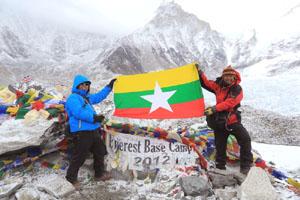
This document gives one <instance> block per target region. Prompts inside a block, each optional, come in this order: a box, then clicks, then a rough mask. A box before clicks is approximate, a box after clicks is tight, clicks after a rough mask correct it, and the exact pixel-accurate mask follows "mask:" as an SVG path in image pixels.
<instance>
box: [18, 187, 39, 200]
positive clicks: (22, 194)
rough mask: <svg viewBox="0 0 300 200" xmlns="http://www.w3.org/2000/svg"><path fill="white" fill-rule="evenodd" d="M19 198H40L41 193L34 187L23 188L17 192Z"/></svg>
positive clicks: (31, 199) (32, 199) (27, 199)
mask: <svg viewBox="0 0 300 200" xmlns="http://www.w3.org/2000/svg"><path fill="white" fill-rule="evenodd" d="M15 196H16V198H17V200H39V199H40V195H39V194H38V192H37V191H36V190H34V189H28V188H27V189H21V190H18V192H17V193H16V195H15Z"/></svg>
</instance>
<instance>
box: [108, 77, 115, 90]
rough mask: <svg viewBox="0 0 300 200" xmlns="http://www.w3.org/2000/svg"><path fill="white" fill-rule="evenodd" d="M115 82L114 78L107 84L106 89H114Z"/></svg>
mask: <svg viewBox="0 0 300 200" xmlns="http://www.w3.org/2000/svg"><path fill="white" fill-rule="evenodd" d="M116 80H117V79H116V78H114V79H112V80H111V81H110V82H109V84H107V87H110V89H112V88H113V87H114V83H115V81H116Z"/></svg>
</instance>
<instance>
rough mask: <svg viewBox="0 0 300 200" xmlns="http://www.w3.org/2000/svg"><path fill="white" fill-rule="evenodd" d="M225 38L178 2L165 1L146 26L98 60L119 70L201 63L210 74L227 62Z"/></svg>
mask: <svg viewBox="0 0 300 200" xmlns="http://www.w3.org/2000/svg"><path fill="white" fill-rule="evenodd" d="M223 43H224V38H223V37H222V36H221V35H220V34H219V33H218V32H217V31H215V30H212V29H211V27H210V25H209V23H207V22H205V21H202V20H199V19H198V18H197V17H196V16H195V15H193V14H190V13H187V12H185V11H184V10H183V9H182V8H181V7H180V6H179V5H178V4H176V3H172V2H171V3H166V4H162V5H161V6H160V7H159V8H158V10H157V12H156V15H155V17H154V18H153V19H152V20H151V21H150V22H149V23H147V24H146V25H145V26H144V27H143V28H141V29H139V30H137V31H136V32H134V33H132V34H130V35H128V36H125V37H123V38H121V39H120V40H118V41H117V42H116V43H115V44H114V45H113V47H112V48H111V49H110V50H109V51H107V52H106V53H105V54H104V57H102V58H103V59H102V60H101V59H99V62H100V63H101V64H103V65H104V66H105V67H106V68H107V69H109V70H111V71H113V72H116V73H132V72H143V71H153V70H157V69H163V68H170V67H175V66H180V65H184V64H186V63H191V62H194V61H197V62H200V63H201V65H202V66H203V67H204V68H205V69H206V70H207V71H209V73H216V72H219V69H220V67H223V66H224V65H226V64H227V58H226V53H225V49H224V45H223Z"/></svg>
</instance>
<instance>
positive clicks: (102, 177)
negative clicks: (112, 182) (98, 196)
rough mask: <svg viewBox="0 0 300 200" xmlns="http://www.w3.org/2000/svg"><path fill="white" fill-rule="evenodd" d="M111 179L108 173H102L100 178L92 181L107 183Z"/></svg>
mask: <svg viewBox="0 0 300 200" xmlns="http://www.w3.org/2000/svg"><path fill="white" fill-rule="evenodd" d="M111 178H112V176H111V174H110V173H108V172H104V173H103V174H102V175H101V176H99V177H95V178H94V181H107V180H109V179H111Z"/></svg>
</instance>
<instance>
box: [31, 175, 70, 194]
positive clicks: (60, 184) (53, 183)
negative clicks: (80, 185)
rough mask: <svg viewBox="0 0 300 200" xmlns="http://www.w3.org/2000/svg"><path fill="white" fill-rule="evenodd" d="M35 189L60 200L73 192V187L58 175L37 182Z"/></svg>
mask: <svg viewBox="0 0 300 200" xmlns="http://www.w3.org/2000/svg"><path fill="white" fill-rule="evenodd" d="M36 184H37V188H38V189H39V190H41V191H46V192H47V193H49V194H51V195H53V196H55V197H57V198H62V197H64V196H67V195H69V194H71V193H72V192H74V191H75V188H74V186H73V185H72V184H71V183H70V182H68V181H67V180H66V179H65V178H63V177H61V176H58V175H48V176H44V177H41V178H40V179H38V180H37V183H36Z"/></svg>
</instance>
